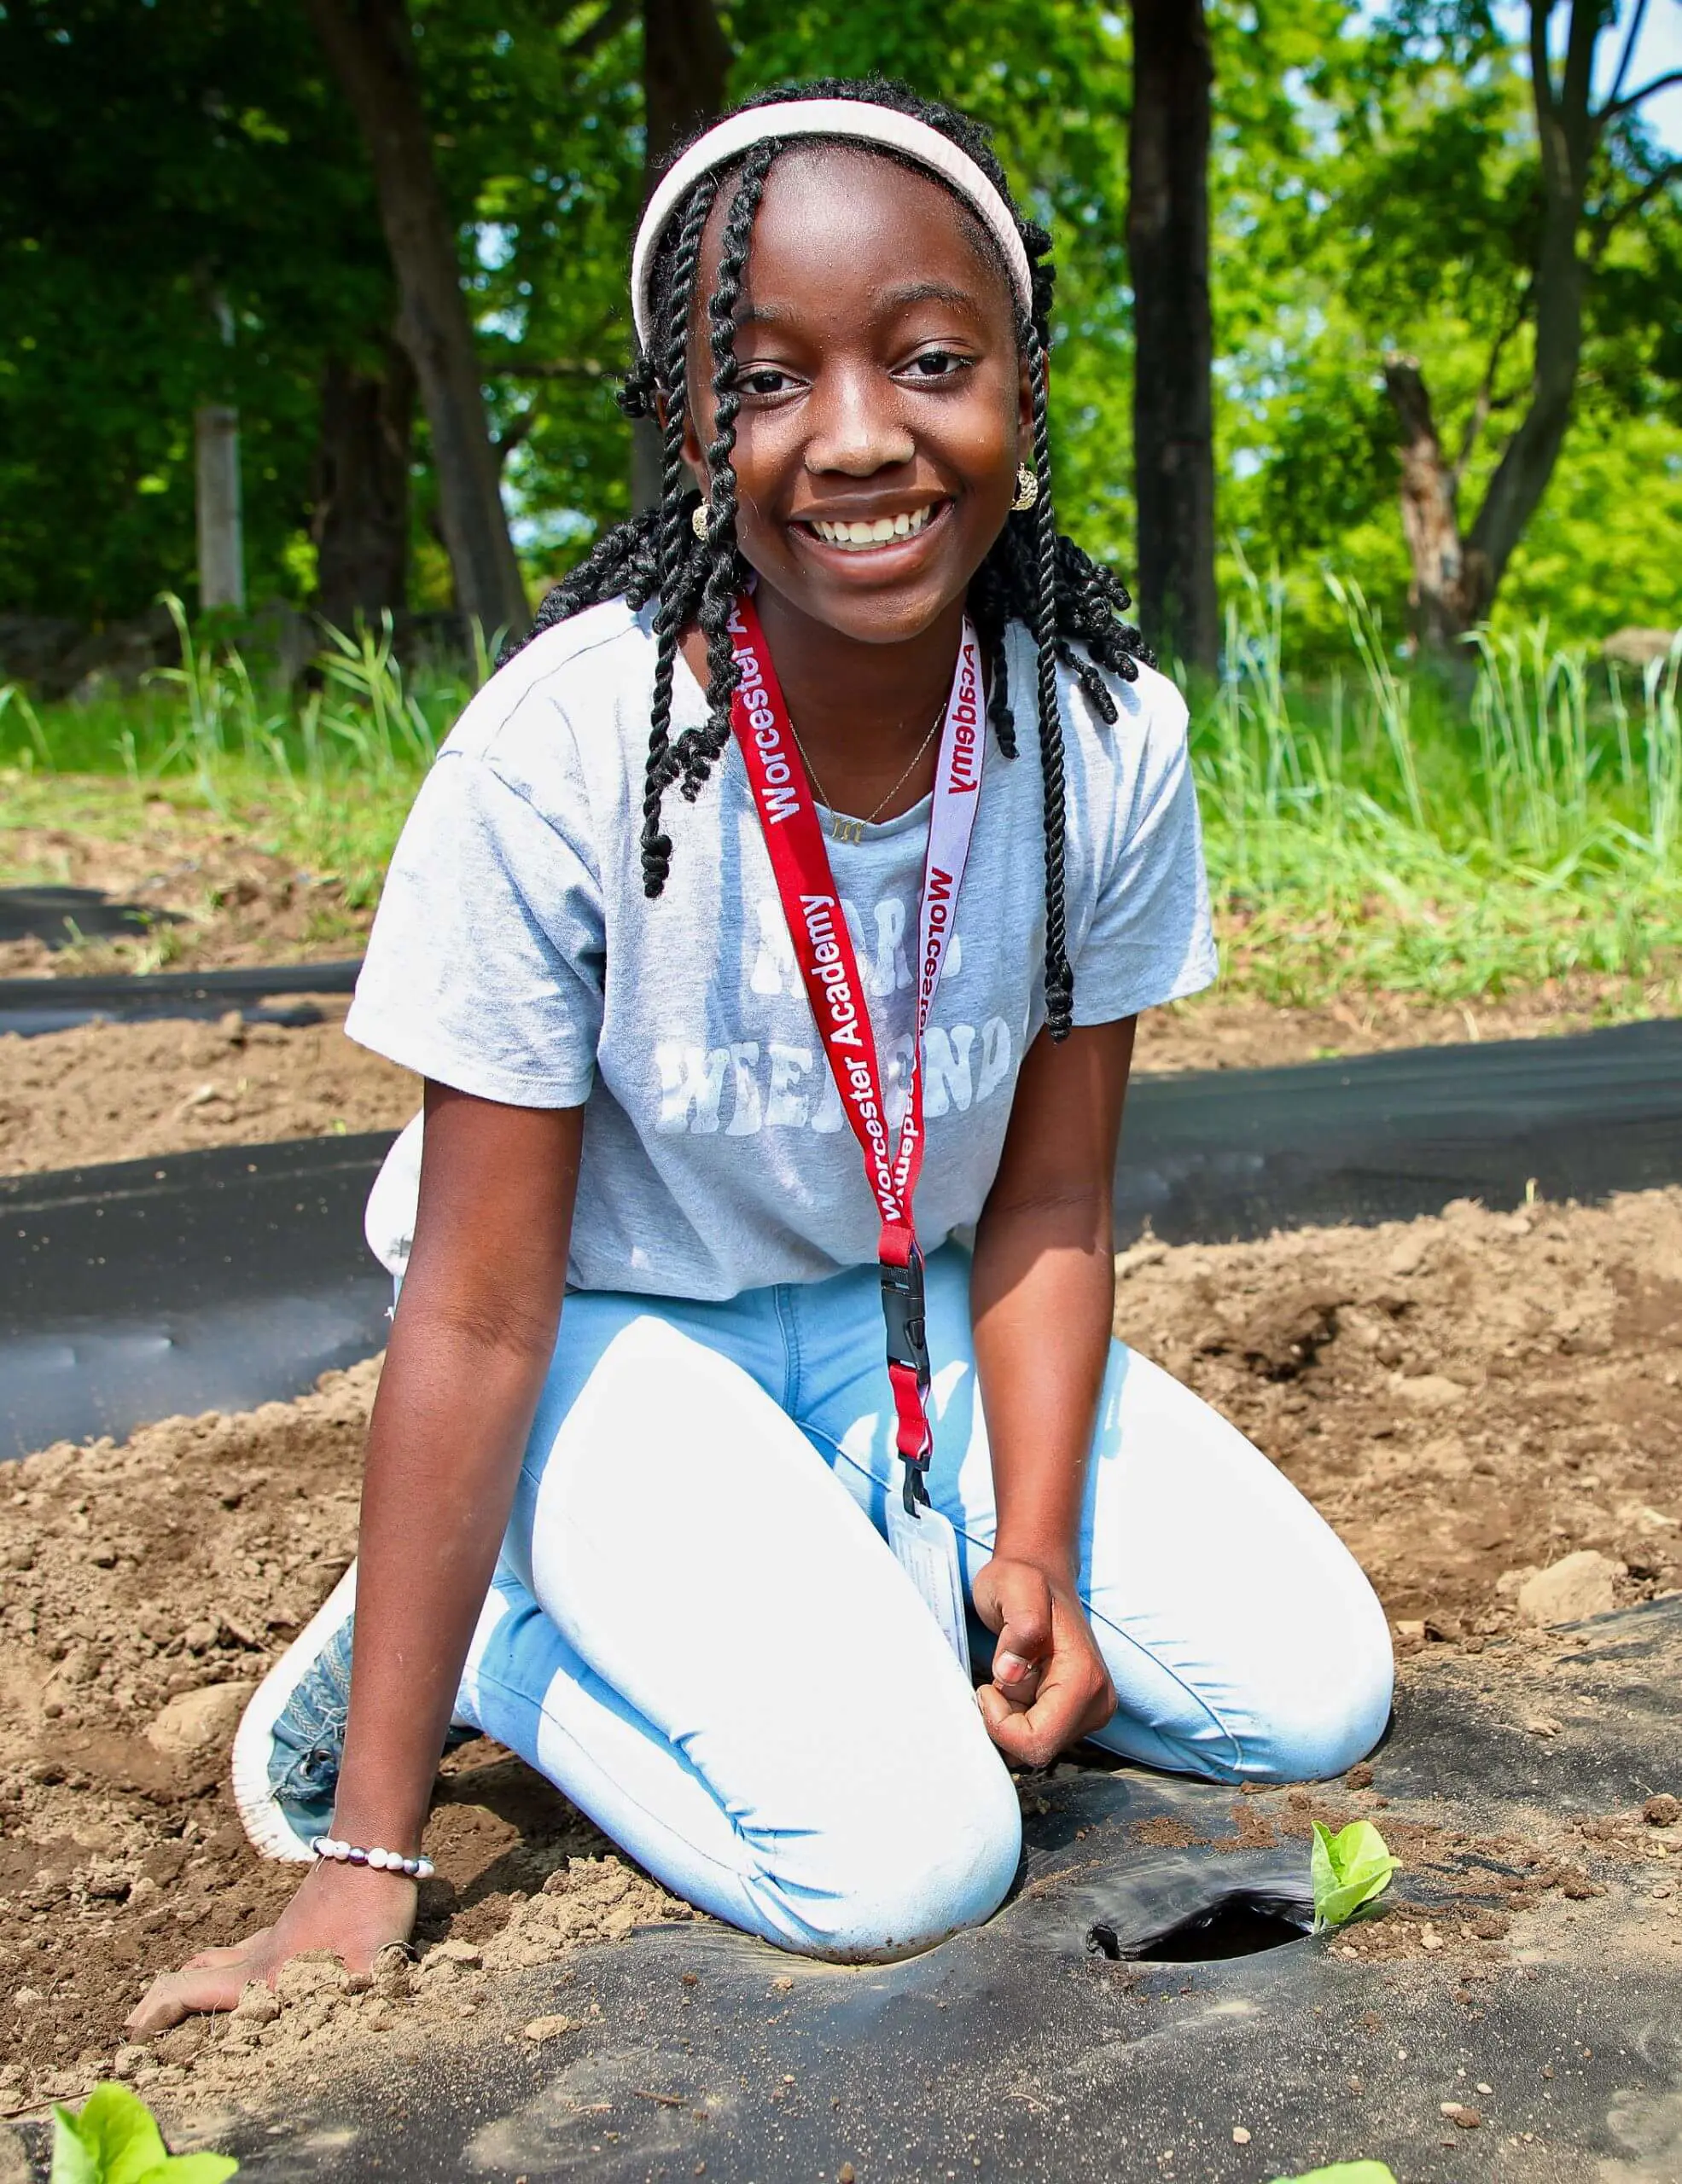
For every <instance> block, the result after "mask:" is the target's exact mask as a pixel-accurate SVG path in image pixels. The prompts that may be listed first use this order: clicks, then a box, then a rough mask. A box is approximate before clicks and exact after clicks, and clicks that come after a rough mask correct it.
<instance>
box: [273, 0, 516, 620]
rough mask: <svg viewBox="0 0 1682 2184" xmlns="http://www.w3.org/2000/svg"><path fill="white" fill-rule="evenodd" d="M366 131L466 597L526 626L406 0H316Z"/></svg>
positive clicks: (324, 33)
mask: <svg viewBox="0 0 1682 2184" xmlns="http://www.w3.org/2000/svg"><path fill="white" fill-rule="evenodd" d="M306 7H307V9H308V10H309V14H310V18H311V21H312V22H313V23H314V25H315V27H316V31H317V35H318V37H319V38H320V39H321V42H322V45H323V49H325V51H326V54H327V57H328V60H329V62H330V64H331V66H332V68H333V72H334V73H335V76H336V77H337V78H338V80H339V84H340V88H341V89H342V90H343V91H344V94H345V96H346V99H347V100H348V101H349V102H350V105H351V107H352V110H353V112H354V113H355V114H356V117H357V120H358V125H359V126H360V128H361V130H362V134H363V137H364V140H365V141H366V143H367V146H368V150H369V154H370V160H371V161H372V164H373V168H374V182H375V190H376V192H377V194H378V196H379V201H380V220H381V226H382V227H383V228H384V229H385V235H386V243H387V248H388V249H389V250H390V252H391V259H392V267H393V271H394V272H395V274H396V276H397V285H398V293H399V299H400V309H399V319H398V334H399V340H401V341H402V343H403V346H404V348H405V349H406V350H407V351H408V352H409V356H410V361H411V362H412V363H413V364H414V367H415V374H416V379H417V380H418V382H419V385H420V391H421V398H422V402H423V403H424V404H425V406H426V413H427V421H428V424H429V425H430V426H431V427H432V454H433V462H434V465H435V467H436V469H437V473H438V491H439V508H440V510H441V514H442V518H443V524H444V535H445V540H446V541H447V543H448V545H449V549H450V566H451V570H452V572H454V576H455V581H456V605H457V608H458V609H459V610H460V612H461V613H463V614H464V615H467V616H469V617H471V618H473V619H475V620H477V621H478V623H479V624H480V627H481V628H482V629H483V630H484V631H485V634H486V637H487V638H488V637H490V636H493V635H494V633H495V632H496V631H497V630H523V629H524V628H525V626H526V624H527V620H528V619H529V614H528V610H527V604H526V593H525V587H524V585H523V584H522V583H521V577H520V567H519V564H518V562H517V561H515V553H514V545H513V542H512V540H511V539H510V538H509V530H508V518H507V515H506V514H505V513H504V511H503V504H502V496H501V493H500V492H499V491H498V477H497V458H496V456H495V453H494V451H493V450H492V445H491V436H490V431H489V427H488V425H487V422H486V414H485V397H484V393H483V391H482V388H481V386H480V375H479V363H478V359H477V357H475V355H474V339H473V322H472V320H471V318H470V317H469V313H468V308H467V302H466V299H465V297H464V296H463V293H462V277H461V266H460V263H459V261H458V259H457V250H456V235H455V229H454V227H453V225H452V224H451V219H450V216H449V213H448V212H447V211H446V209H445V203H444V196H443V192H442V190H441V189H440V188H439V180H438V171H437V167H436V165H435V163H434V159H433V148H432V135H431V131H430V130H429V129H428V124H427V119H426V114H425V111H424V109H423V107H422V102H421V86H420V78H419V74H418V72H417V71H416V66H415V55H414V48H413V44H412V39H411V34H410V24H409V14H408V8H407V4H406V0H306Z"/></svg>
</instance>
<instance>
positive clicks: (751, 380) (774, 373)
mask: <svg viewBox="0 0 1682 2184" xmlns="http://www.w3.org/2000/svg"><path fill="white" fill-rule="evenodd" d="M736 385H737V386H739V387H740V388H741V389H742V392H743V393H744V394H759V395H770V394H786V393H787V392H789V388H790V387H791V386H794V375H793V374H792V373H791V372H785V371H784V370H783V369H782V368H781V367H780V366H779V365H777V364H750V365H749V366H748V369H747V370H746V371H744V372H742V374H741V375H740V376H739V377H738V379H737V380H736Z"/></svg>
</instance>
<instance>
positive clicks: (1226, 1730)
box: [806, 1426, 1244, 1774]
mask: <svg viewBox="0 0 1682 2184" xmlns="http://www.w3.org/2000/svg"><path fill="white" fill-rule="evenodd" d="M806 1431H807V1432H810V1433H812V1434H815V1435H816V1437H817V1438H818V1439H819V1440H820V1441H826V1442H828V1443H829V1446H830V1448H832V1449H834V1450H835V1454H836V1455H838V1456H839V1457H840V1458H841V1461H842V1462H843V1463H844V1464H848V1465H851V1467H852V1468H853V1470H854V1471H856V1472H858V1475H859V1476H860V1478H867V1479H868V1480H869V1481H870V1484H871V1485H872V1486H882V1488H883V1491H884V1492H888V1493H891V1492H892V1491H893V1489H892V1487H891V1486H888V1485H884V1484H883V1482H882V1480H880V1479H879V1478H877V1477H876V1473H875V1472H873V1471H867V1470H866V1469H865V1467H864V1465H863V1464H861V1463H860V1462H859V1461H858V1459H857V1458H856V1457H853V1456H850V1455H848V1454H847V1450H846V1449H844V1448H842V1446H841V1443H840V1442H839V1441H837V1440H836V1439H835V1437H834V1435H833V1434H830V1433H826V1432H824V1428H823V1427H822V1426H808V1427H807V1428H806ZM952 1530H953V1531H955V1532H956V1533H957V1536H958V1537H959V1538H960V1539H963V1540H967V1541H968V1542H969V1545H970V1546H971V1547H973V1548H975V1550H976V1552H977V1553H978V1554H987V1555H991V1554H992V1548H991V1547H989V1546H988V1544H987V1542H986V1541H985V1540H981V1539H977V1538H976V1536H975V1534H974V1533H973V1532H968V1531H964V1530H963V1527H962V1526H961V1525H953V1526H952ZM1080 1605H1081V1606H1083V1607H1084V1608H1085V1611H1086V1612H1087V1614H1088V1615H1089V1616H1091V1618H1093V1620H1094V1621H1096V1622H1098V1623H1103V1627H1104V1629H1106V1630H1109V1631H1110V1632H1113V1633H1114V1635H1115V1636H1116V1637H1117V1638H1119V1639H1120V1641H1121V1643H1122V1644H1123V1645H1124V1646H1126V1647H1129V1648H1130V1649H1131V1650H1132V1652H1133V1653H1138V1654H1140V1655H1141V1656H1142V1657H1143V1658H1144V1659H1146V1660H1148V1661H1149V1663H1150V1664H1151V1665H1152V1667H1153V1668H1155V1669H1157V1670H1160V1671H1161V1674H1162V1675H1164V1676H1167V1678H1168V1679H1169V1681H1170V1682H1172V1683H1174V1684H1176V1685H1177V1686H1178V1687H1179V1689H1180V1690H1181V1691H1183V1692H1184V1693H1185V1695H1186V1697H1187V1698H1188V1699H1190V1701H1191V1702H1192V1704H1193V1705H1195V1706H1196V1707H1198V1708H1199V1709H1200V1710H1201V1711H1202V1713H1203V1715H1204V1716H1206V1717H1207V1719H1208V1722H1209V1723H1210V1725H1211V1726H1212V1727H1213V1728H1215V1729H1216V1730H1218V1731H1219V1734H1220V1735H1221V1736H1223V1737H1224V1738H1225V1740H1226V1742H1227V1744H1228V1745H1230V1746H1231V1753H1232V1757H1231V1761H1230V1763H1229V1764H1230V1765H1231V1768H1232V1770H1233V1772H1234V1773H1235V1774H1237V1772H1238V1771H1239V1769H1240V1767H1241V1766H1242V1764H1243V1756H1244V1744H1243V1738H1242V1737H1241V1736H1240V1735H1239V1734H1237V1731H1236V1730H1235V1729H1233V1728H1231V1726H1230V1725H1229V1724H1228V1723H1227V1722H1224V1721H1223V1720H1222V1719H1221V1717H1220V1716H1219V1713H1217V1712H1216V1711H1215V1709H1214V1707H1213V1705H1211V1704H1210V1702H1209V1701H1208V1699H1206V1698H1205V1697H1204V1695H1203V1693H1202V1692H1201V1691H1199V1690H1198V1689H1197V1687H1196V1685H1195V1684H1191V1683H1188V1682H1186V1680H1185V1678H1184V1676H1182V1675H1181V1674H1180V1672H1179V1670H1178V1669H1175V1668H1171V1667H1170V1666H1169V1665H1168V1664H1167V1662H1166V1661H1162V1660H1159V1659H1158V1658H1157V1657H1156V1655H1155V1653H1152V1652H1151V1651H1150V1650H1149V1647H1146V1646H1143V1645H1141V1644H1140V1642H1139V1641H1138V1639H1137V1638H1135V1637H1134V1636H1133V1635H1132V1632H1131V1631H1128V1630H1123V1629H1121V1628H1120V1625H1119V1624H1118V1623H1115V1622H1113V1621H1112V1620H1111V1618H1109V1616H1107V1615H1106V1614H1104V1612H1103V1610H1102V1609H1101V1608H1095V1607H1094V1606H1092V1603H1091V1600H1088V1599H1087V1598H1086V1597H1085V1594H1082V1595H1081V1601H1080Z"/></svg>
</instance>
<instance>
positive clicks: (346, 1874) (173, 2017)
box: [127, 1863, 418, 2040]
mask: <svg viewBox="0 0 1682 2184" xmlns="http://www.w3.org/2000/svg"><path fill="white" fill-rule="evenodd" d="M417 1894H418V1891H417V1890H416V1885H415V1883H414V1882H413V1881H412V1880H410V1879H408V1878H407V1877H406V1876H405V1875H404V1874H402V1873H375V1872H373V1871H370V1869H369V1868H367V1867H359V1866H340V1865H334V1864H330V1863H329V1864H323V1865H318V1866H317V1867H315V1869H314V1870H313V1872H311V1873H310V1875H309V1876H308V1878H307V1879H306V1880H305V1882H304V1885H303V1886H302V1887H301V1888H300V1890H299V1891H298V1893H297V1894H296V1895H295V1896H294V1897H293V1899H292V1901H291V1902H290V1903H288V1905H287V1907H286V1908H285V1910H284V1911H282V1914H281V1915H280V1917H279V1918H278V1919H277V1920H276V1921H275V1923H274V1925H273V1926H265V1927H263V1928H262V1929H261V1930H260V1931H259V1932H257V1933H254V1934H252V1935H251V1936H249V1937H247V1939H246V1940H245V1941H242V1942H241V1943H237V1944H236V1946H235V1947H234V1948H232V1949H205V1950H204V1951H202V1952H201V1955H197V1956H195V1957H191V1958H189V1960H188V1961H187V1963H186V1964H185V1965H184V1966H183V1967H182V1969H181V1970H180V1971H179V1972H160V1974H159V1976H158V1977H157V1978H155V1979H154V1981H153V1982H152V1984H151V1985H150V1987H148V1989H147V1990H146V1994H145V1996H144V1998H143V2000H142V2001H141V2003H140V2005H139V2007H137V2009H136V2010H135V2012H134V2013H133V2015H132V2016H131V2018H129V2021H128V2027H127V2030H128V2033H129V2036H130V2038H131V2039H134V2040H145V2039H149V2038H150V2037H151V2036H152V2035H153V2034H154V2033H158V2032H167V2031H168V2030H169V2028H170V2027H171V2025H172V2024H180V2022H181V2020H182V2018H184V2017H191V2016H192V2015H193V2014H194V2013H195V2011H207V2010H231V2009H232V2008H233V2007H234V2006H235V2004H236V2002H237V2001H239V1999H240V1996H241V1995H242V1992H243V1991H244V1989H246V1988H247V1986H249V1985H250V1984H251V1983H252V1981H253V1980H261V1981H262V1982H263V1983H264V1984H265V1985H266V1986H271V1987H272V1986H273V1985H274V1984H275V1978H276V1974H277V1973H278V1972H279V1971H280V1969H281V1966H282V1965H284V1964H289V1963H290V1962H291V1961H292V1960H293V1959H294V1957H299V1956H309V1955H315V1954H317V1953H320V1952H323V1951H324V1952H325V1953H326V1954H327V1955H331V1956H336V1957H337V1958H338V1959H339V1960H340V1963H341V1964H342V1965H343V1966H344V1967H345V1969H346V1971H347V1972H371V1971H372V1970H373V1968H374V1960H375V1957H376V1956H378V1955H379V1954H380V1951H381V1949H386V1948H387V1947H389V1945H390V1944H391V1943H393V1942H397V1943H404V1942H406V1941H407V1940H408V1938H409V1936H410V1931H411V1930H412V1929H413V1926H414V1924H415V1906H416V1896H417Z"/></svg>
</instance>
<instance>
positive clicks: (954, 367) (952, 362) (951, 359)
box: [905, 349, 971, 379]
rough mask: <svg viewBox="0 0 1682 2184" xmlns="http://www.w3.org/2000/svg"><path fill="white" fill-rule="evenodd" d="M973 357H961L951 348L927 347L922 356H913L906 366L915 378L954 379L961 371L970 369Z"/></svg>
mask: <svg viewBox="0 0 1682 2184" xmlns="http://www.w3.org/2000/svg"><path fill="white" fill-rule="evenodd" d="M970 363H971V359H970V358H969V357H960V356H958V355H957V354H956V353H955V352H954V351H952V350H951V349H925V350H924V351H923V352H922V355H921V356H920V357H912V358H911V363H909V364H908V365H907V366H906V367H905V369H906V370H907V371H908V372H909V373H910V374H911V377H912V378H913V379H952V378H955V377H956V376H957V374H958V373H959V372H963V371H968V370H969V365H970Z"/></svg>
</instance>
